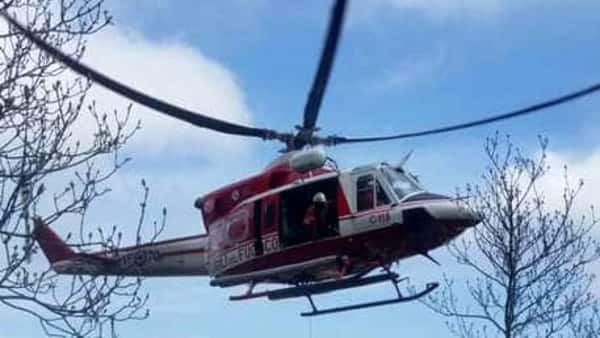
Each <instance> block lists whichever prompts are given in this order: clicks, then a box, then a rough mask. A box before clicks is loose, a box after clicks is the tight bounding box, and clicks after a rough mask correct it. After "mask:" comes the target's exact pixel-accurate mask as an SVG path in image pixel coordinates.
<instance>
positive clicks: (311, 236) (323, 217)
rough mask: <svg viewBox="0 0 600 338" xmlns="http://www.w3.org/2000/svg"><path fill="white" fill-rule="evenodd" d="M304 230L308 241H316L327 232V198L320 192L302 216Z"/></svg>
mask: <svg viewBox="0 0 600 338" xmlns="http://www.w3.org/2000/svg"><path fill="white" fill-rule="evenodd" d="M303 224H304V229H305V230H306V233H307V235H308V236H307V237H308V240H309V241H314V240H316V239H318V238H319V237H321V236H320V234H323V233H325V232H326V230H327V198H326V197H325V194H324V193H322V192H318V193H316V194H315V195H314V196H313V199H312V204H311V205H310V206H309V207H308V209H306V213H305V214H304V221H303Z"/></svg>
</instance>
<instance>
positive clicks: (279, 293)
mask: <svg viewBox="0 0 600 338" xmlns="http://www.w3.org/2000/svg"><path fill="white" fill-rule="evenodd" d="M386 270H387V272H386V273H383V274H379V275H374V276H369V277H357V276H353V277H348V278H344V279H340V280H334V281H327V282H319V283H313V284H297V285H296V286H292V287H288V288H282V289H276V290H267V291H261V292H252V289H253V285H251V288H250V289H249V290H248V292H246V293H245V294H242V295H237V296H231V297H229V299H230V300H246V299H253V298H259V297H267V298H268V299H269V300H281V299H288V298H297V297H306V298H307V299H308V301H309V303H310V306H311V308H312V311H310V312H302V313H300V315H301V316H304V317H306V316H318V315H324V314H328V313H336V312H343V311H350V310H358V309H364V308H369V307H376V306H382V305H389V304H395V303H402V302H409V301H413V300H416V299H419V298H421V297H423V296H425V295H427V294H428V293H430V292H431V291H433V290H435V289H436V288H437V287H438V286H439V284H438V283H429V284H427V285H426V287H425V289H423V290H422V291H421V292H418V293H415V294H412V295H409V296H403V295H402V293H401V292H400V288H399V287H398V283H400V282H401V281H403V280H405V279H406V278H402V279H398V275H397V274H395V273H393V272H391V271H389V270H388V269H386ZM387 281H389V282H391V283H392V285H393V286H394V289H395V290H396V297H394V298H392V299H386V300H380V301H373V302H366V303H360V304H353V305H348V306H340V307H334V308H328V309H318V308H317V306H316V305H315V302H314V301H313V298H312V296H314V295H318V294H323V293H327V292H331V291H336V290H343V289H349V288H354V287H360V286H366V285H370V284H376V283H382V282H387Z"/></svg>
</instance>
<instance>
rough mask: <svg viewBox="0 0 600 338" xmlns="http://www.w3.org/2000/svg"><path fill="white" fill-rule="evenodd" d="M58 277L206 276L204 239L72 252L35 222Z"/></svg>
mask: <svg viewBox="0 0 600 338" xmlns="http://www.w3.org/2000/svg"><path fill="white" fill-rule="evenodd" d="M34 237H35V240H36V241H37V243H38V244H39V246H40V248H41V249H42V252H43V253H44V255H45V256H46V257H47V258H48V261H49V262H50V264H51V266H52V268H53V269H54V270H55V271H56V272H57V273H59V274H70V275H82V274H83V275H118V276H190V275H196V276H203V275H208V271H207V260H206V256H207V254H206V246H207V238H206V236H205V235H198V236H190V237H184V238H177V239H172V240H166V241H161V242H154V243H147V244H142V245H138V246H131V247H126V248H120V249H115V250H109V251H102V252H95V253H83V252H75V251H74V250H73V249H72V248H71V247H70V246H69V245H68V244H67V243H65V242H64V241H63V240H62V239H61V238H60V237H59V236H58V235H57V234H56V233H55V232H54V231H53V230H52V229H51V228H50V227H49V226H48V225H46V224H44V223H43V222H41V221H40V220H37V221H36V229H35V233H34Z"/></svg>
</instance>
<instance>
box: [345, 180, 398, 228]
mask: <svg viewBox="0 0 600 338" xmlns="http://www.w3.org/2000/svg"><path fill="white" fill-rule="evenodd" d="M364 177H371V179H372V183H371V185H372V196H371V199H370V203H371V206H370V207H366V208H362V209H361V210H359V206H360V205H359V198H361V196H360V192H359V189H358V188H359V187H358V185H359V183H360V182H359V181H361V179H363V178H364ZM351 182H352V190H351V191H352V192H353V194H352V195H353V196H352V198H351V201H350V202H351V203H350V205H351V208H352V228H353V232H363V231H370V230H375V229H378V228H382V227H386V226H388V225H389V224H390V223H391V222H392V219H394V220H395V221H396V218H397V217H396V215H392V213H391V210H392V208H393V207H394V206H396V205H397V202H396V199H395V196H394V195H393V194H390V192H389V191H388V189H387V188H388V187H387V185H386V182H385V180H383V178H382V177H381V176H380V174H379V171H378V170H376V169H370V170H361V171H358V172H354V173H352V180H351ZM381 194H383V195H381ZM382 196H383V197H382ZM382 198H383V199H384V201H380V200H381V199H382ZM380 202H383V203H380ZM392 216H394V217H392Z"/></svg>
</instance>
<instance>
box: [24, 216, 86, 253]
mask: <svg viewBox="0 0 600 338" xmlns="http://www.w3.org/2000/svg"><path fill="white" fill-rule="evenodd" d="M34 224H35V230H34V235H33V236H34V239H35V240H36V241H37V242H38V244H39V245H40V248H42V251H43V252H44V255H46V258H48V261H50V263H51V264H53V263H55V262H58V261H63V260H67V259H71V258H74V257H75V256H77V253H76V252H75V251H73V249H71V248H70V247H69V246H68V245H67V244H66V243H65V242H64V241H63V240H62V239H61V238H60V237H59V236H58V235H57V234H56V233H55V232H54V231H53V230H52V229H50V227H49V226H48V225H47V224H45V223H43V222H42V219H41V218H38V217H36V218H35V219H34Z"/></svg>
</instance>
